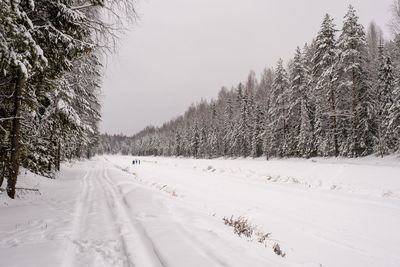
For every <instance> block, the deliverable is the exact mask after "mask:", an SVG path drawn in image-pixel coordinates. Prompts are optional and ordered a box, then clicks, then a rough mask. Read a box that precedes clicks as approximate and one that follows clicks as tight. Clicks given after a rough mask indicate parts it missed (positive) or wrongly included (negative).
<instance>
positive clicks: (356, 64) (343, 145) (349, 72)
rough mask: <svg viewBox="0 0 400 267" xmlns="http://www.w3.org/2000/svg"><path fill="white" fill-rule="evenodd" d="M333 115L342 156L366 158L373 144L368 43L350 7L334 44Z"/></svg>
mask: <svg viewBox="0 0 400 267" xmlns="http://www.w3.org/2000/svg"><path fill="white" fill-rule="evenodd" d="M337 49H338V58H337V64H336V66H335V68H336V74H335V83H336V84H337V97H336V103H337V105H336V107H335V108H336V114H337V118H338V122H337V125H338V139H339V140H338V141H339V145H340V152H341V154H342V155H344V156H351V157H357V156H365V155H367V154H369V153H371V152H372V148H373V143H374V134H375V127H374V116H375V115H374V110H373V103H372V90H371V86H370V83H369V76H368V72H367V69H368V68H367V42H366V39H365V33H364V29H363V26H362V25H361V24H359V23H358V17H357V15H356V11H355V10H354V8H353V7H352V6H349V10H348V12H347V14H346V16H345V20H344V24H343V29H342V32H341V35H340V36H339V39H338V41H337Z"/></svg>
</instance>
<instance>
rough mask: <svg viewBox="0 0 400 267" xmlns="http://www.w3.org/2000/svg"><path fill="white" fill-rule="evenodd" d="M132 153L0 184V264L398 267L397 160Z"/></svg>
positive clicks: (399, 163)
mask: <svg viewBox="0 0 400 267" xmlns="http://www.w3.org/2000/svg"><path fill="white" fill-rule="evenodd" d="M132 159H133V157H126V156H103V157H96V158H94V159H93V160H91V161H84V162H78V163H75V164H73V165H68V166H64V167H63V169H62V172H61V173H60V174H59V177H58V178H57V179H56V180H49V179H45V178H43V177H39V176H35V175H32V174H30V173H27V174H23V175H22V176H21V177H20V178H19V182H18V187H24V188H37V189H39V190H40V193H39V192H36V191H31V190H18V192H19V198H18V199H17V200H9V199H8V198H7V197H6V196H5V193H4V192H0V214H1V216H0V266H7V267H8V266H65V267H67V266H96V267H97V266H176V267H181V266H182V267H188V266H191V267H192V266H400V249H399V248H400V231H399V227H400V159H399V158H396V157H388V158H385V159H379V158H375V157H369V158H364V159H313V160H301V159H297V160H271V161H265V160H261V159H257V160H252V159H236V160H226V159H215V160H196V159H181V158H158V157H142V158H138V159H140V160H141V164H140V165H132ZM231 216H234V218H237V217H239V216H241V217H243V218H246V219H248V222H249V223H251V224H252V226H253V228H254V229H255V231H256V232H260V233H264V234H267V233H270V235H269V236H268V238H267V239H266V240H264V241H263V242H262V243H260V242H258V240H257V239H258V236H257V235H255V234H254V235H253V236H252V237H249V238H248V237H244V236H241V237H239V236H238V235H235V234H234V232H233V228H232V227H230V226H228V225H225V224H224V222H223V220H222V219H223V218H224V217H227V218H230V217H231ZM275 244H279V246H280V248H281V250H282V251H283V252H284V253H286V256H285V257H281V256H278V255H276V254H275V253H274V250H273V246H274V245H275Z"/></svg>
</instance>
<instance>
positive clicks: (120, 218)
mask: <svg viewBox="0 0 400 267" xmlns="http://www.w3.org/2000/svg"><path fill="white" fill-rule="evenodd" d="M101 178H102V179H100V180H99V181H101V184H102V187H103V188H104V191H105V192H106V195H107V202H108V203H109V205H110V207H111V208H113V209H114V211H113V212H114V215H115V220H116V223H117V224H118V225H119V226H118V227H119V229H120V234H121V236H124V239H125V240H126V242H125V245H126V249H127V251H128V254H129V256H130V257H131V258H133V261H134V262H137V263H138V264H137V265H138V266H163V267H167V265H166V264H165V262H164V261H163V259H162V258H161V257H160V256H159V255H158V253H157V250H156V249H155V248H154V246H153V242H152V240H151V239H149V238H148V237H147V236H146V234H145V232H144V231H143V229H141V227H140V225H138V224H137V222H136V221H134V220H132V218H131V217H130V216H129V214H128V213H127V211H126V207H125V205H124V203H123V200H122V199H121V197H119V195H120V194H122V193H121V192H118V191H117V186H116V185H115V184H113V183H112V182H111V180H110V178H109V177H108V175H107V169H106V168H105V167H103V174H102V177H101Z"/></svg>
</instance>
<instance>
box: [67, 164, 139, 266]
mask: <svg viewBox="0 0 400 267" xmlns="http://www.w3.org/2000/svg"><path fill="white" fill-rule="evenodd" d="M100 170H101V169H100ZM100 170H99V169H98V168H97V169H96V170H93V169H90V170H89V171H88V172H87V173H86V175H85V176H84V177H83V178H82V193H81V194H80V197H79V198H78V200H77V208H76V212H75V217H76V218H75V222H74V226H73V234H72V240H70V242H71V243H70V245H69V246H68V249H67V253H66V257H65V260H64V264H63V266H64V267H69V266H96V267H97V266H127V267H130V266H134V265H133V264H132V263H131V259H129V255H128V253H127V251H126V248H125V246H124V240H123V238H122V236H121V235H120V233H118V229H115V226H114V223H115V221H114V220H113V216H112V213H111V208H110V206H108V205H106V204H105V203H104V201H103V202H102V201H99V200H101V199H102V198H101V197H100V198H99V196H104V197H105V196H106V194H105V192H104V191H103V190H102V186H101V184H100V183H99V180H100V179H101V178H102V176H101V175H99V173H100V172H99V171H100ZM103 226H108V227H107V228H111V229H107V230H108V231H107V232H106V233H104V235H105V236H101V235H98V234H99V232H98V231H99V230H101V229H100V228H101V227H103ZM103 228H104V227H103ZM103 230H104V229H103ZM110 234H111V236H110ZM106 236H107V237H108V238H105V237H106Z"/></svg>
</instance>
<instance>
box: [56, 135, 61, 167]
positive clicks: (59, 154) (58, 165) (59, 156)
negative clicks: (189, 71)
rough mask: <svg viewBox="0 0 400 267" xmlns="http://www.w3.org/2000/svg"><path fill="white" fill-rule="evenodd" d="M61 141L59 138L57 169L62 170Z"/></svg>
mask: <svg viewBox="0 0 400 267" xmlns="http://www.w3.org/2000/svg"><path fill="white" fill-rule="evenodd" d="M60 162H61V141H60V139H58V144H57V160H56V170H57V171H60V165H61V163H60Z"/></svg>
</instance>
